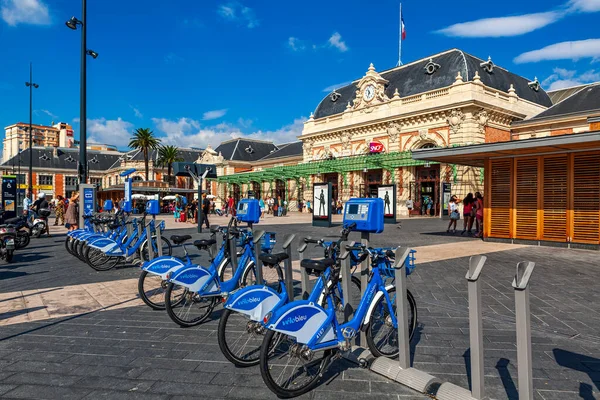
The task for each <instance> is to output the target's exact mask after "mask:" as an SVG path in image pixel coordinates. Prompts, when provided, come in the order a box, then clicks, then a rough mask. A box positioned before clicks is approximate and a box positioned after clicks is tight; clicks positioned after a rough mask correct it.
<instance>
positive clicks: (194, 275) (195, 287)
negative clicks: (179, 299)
mask: <svg viewBox="0 0 600 400" xmlns="http://www.w3.org/2000/svg"><path fill="white" fill-rule="evenodd" d="M211 277H212V274H211V273H210V271H208V270H207V269H206V268H204V267H201V266H199V265H189V266H185V267H182V268H180V269H178V270H177V271H174V272H173V273H172V276H171V279H169V282H173V283H174V284H176V285H179V286H182V287H184V288H187V289H188V290H189V291H190V292H194V293H198V292H200V291H201V290H202V292H204V293H213V292H217V291H219V285H218V284H217V282H216V280H214V279H212V281H210V282H209V280H210V279H211Z"/></svg>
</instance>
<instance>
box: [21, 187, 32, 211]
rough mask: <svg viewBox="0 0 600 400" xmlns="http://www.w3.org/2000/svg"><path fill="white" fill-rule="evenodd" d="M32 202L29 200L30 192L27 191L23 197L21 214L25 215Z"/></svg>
mask: <svg viewBox="0 0 600 400" xmlns="http://www.w3.org/2000/svg"><path fill="white" fill-rule="evenodd" d="M32 204H33V203H32V202H31V192H29V191H28V192H27V195H26V196H25V198H24V199H23V214H25V215H27V214H28V210H29V208H30V207H31V205H32Z"/></svg>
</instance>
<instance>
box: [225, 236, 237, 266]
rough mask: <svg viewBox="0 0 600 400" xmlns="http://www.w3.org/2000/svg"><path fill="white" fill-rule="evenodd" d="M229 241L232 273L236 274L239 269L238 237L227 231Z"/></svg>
mask: <svg viewBox="0 0 600 400" xmlns="http://www.w3.org/2000/svg"><path fill="white" fill-rule="evenodd" d="M227 241H228V242H229V243H228V244H229V259H230V260H231V273H232V274H235V270H236V269H237V245H236V241H237V238H236V237H235V236H233V235H232V234H230V233H229V232H227Z"/></svg>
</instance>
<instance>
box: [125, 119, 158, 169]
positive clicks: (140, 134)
mask: <svg viewBox="0 0 600 400" xmlns="http://www.w3.org/2000/svg"><path fill="white" fill-rule="evenodd" d="M159 145H160V139H158V138H157V137H155V136H154V132H152V130H150V128H138V129H136V130H135V132H133V136H132V137H131V139H129V147H131V148H132V149H139V150H141V151H142V152H143V153H144V166H145V167H146V180H147V181H148V180H150V170H149V168H148V158H149V154H150V150H154V149H156V148H157V147H158V146H159Z"/></svg>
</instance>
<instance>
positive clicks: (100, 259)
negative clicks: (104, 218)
mask: <svg viewBox="0 0 600 400" xmlns="http://www.w3.org/2000/svg"><path fill="white" fill-rule="evenodd" d="M146 216H147V214H146V213H144V214H143V215H142V222H141V228H142V229H141V232H138V231H139V230H138V229H133V230H132V234H131V235H130V236H125V237H124V238H123V239H122V240H120V241H119V240H118V239H114V238H110V237H103V238H98V239H95V240H92V241H88V242H87V248H86V249H85V259H86V261H87V263H88V264H89V265H90V267H92V268H93V269H95V270H96V271H108V270H109V269H111V268H114V267H115V266H116V265H117V264H118V263H119V262H120V261H130V260H132V259H133V258H134V257H137V258H139V259H141V260H149V258H150V257H149V246H152V249H153V251H154V253H155V254H157V253H158V246H159V245H160V246H162V254H163V255H171V253H172V246H171V242H169V240H168V239H167V238H165V237H164V236H162V235H161V241H162V243H160V244H159V243H158V242H157V235H156V230H157V229H159V230H160V231H161V232H162V231H164V229H165V222H164V221H161V222H160V223H158V224H156V222H155V220H154V219H151V220H150V222H149V223H148V225H149V226H150V237H148V231H147V230H146V229H145V228H146Z"/></svg>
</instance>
